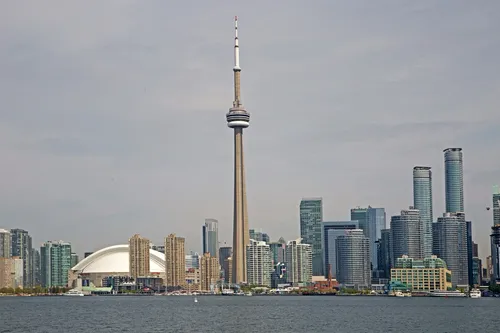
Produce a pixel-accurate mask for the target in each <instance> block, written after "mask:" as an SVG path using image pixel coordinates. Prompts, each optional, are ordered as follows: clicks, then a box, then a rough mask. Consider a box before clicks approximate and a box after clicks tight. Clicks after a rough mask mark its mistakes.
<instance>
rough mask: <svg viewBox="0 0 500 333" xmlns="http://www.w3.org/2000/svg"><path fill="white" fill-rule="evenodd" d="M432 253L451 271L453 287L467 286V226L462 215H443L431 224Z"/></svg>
mask: <svg viewBox="0 0 500 333" xmlns="http://www.w3.org/2000/svg"><path fill="white" fill-rule="evenodd" d="M432 228H433V237H432V238H433V252H434V253H435V254H436V255H437V256H438V257H439V258H441V259H443V260H444V261H445V262H446V265H447V266H448V269H449V270H451V279H452V281H451V282H452V285H453V287H456V286H457V285H460V286H465V285H468V284H469V267H468V255H467V224H466V222H465V220H464V218H463V215H462V216H460V214H454V213H445V214H443V216H442V217H438V219H437V222H436V223H433V225H432Z"/></svg>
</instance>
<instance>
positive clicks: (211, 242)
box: [202, 219, 219, 258]
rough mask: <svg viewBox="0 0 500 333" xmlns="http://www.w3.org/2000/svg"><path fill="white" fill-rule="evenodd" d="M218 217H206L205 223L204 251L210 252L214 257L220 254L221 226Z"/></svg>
mask: <svg viewBox="0 0 500 333" xmlns="http://www.w3.org/2000/svg"><path fill="white" fill-rule="evenodd" d="M218 224H219V223H218V221H217V220H216V219H205V224H204V225H203V228H202V230H203V253H207V252H208V253H210V255H211V256H212V257H214V258H218V256H219V227H218Z"/></svg>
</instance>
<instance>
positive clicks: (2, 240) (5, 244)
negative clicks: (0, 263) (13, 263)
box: [0, 229, 11, 258]
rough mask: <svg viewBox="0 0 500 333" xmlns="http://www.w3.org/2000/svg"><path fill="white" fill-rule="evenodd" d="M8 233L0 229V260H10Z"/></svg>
mask: <svg viewBox="0 0 500 333" xmlns="http://www.w3.org/2000/svg"><path fill="white" fill-rule="evenodd" d="M10 241H11V239H10V232H9V231H8V230H5V229H0V258H10V257H11V255H10V251H11V245H10Z"/></svg>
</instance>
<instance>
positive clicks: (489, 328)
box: [0, 296, 500, 333]
mask: <svg viewBox="0 0 500 333" xmlns="http://www.w3.org/2000/svg"><path fill="white" fill-rule="evenodd" d="M499 310H500V299H498V298H481V299H469V298H460V299H458V298H430V297H423V298H418V297H413V298H389V297H321V296H319V297H318V296H316V297H314V296H310V297H308V296H289V297H255V296H254V297H220V296H205V297H203V296H202V297H198V303H194V301H193V297H191V296H177V297H175V296H171V297H160V296H157V297H134V296H130V297H0V333H7V332H9V333H14V332H15V333H28V332H37V333H45V332H47V333H48V332H51V333H52V332H64V333H68V332H78V333H87V332H92V333H95V332H207V333H208V332H259V333H261V332H287V333H290V332H336V333H340V332H351V333H352V332H370V333H376V332H439V333H444V332H461V333H470V332H498V327H499V326H498V325H499V322H500V319H499V316H498V313H499Z"/></svg>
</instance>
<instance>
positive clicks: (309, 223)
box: [300, 198, 324, 275]
mask: <svg viewBox="0 0 500 333" xmlns="http://www.w3.org/2000/svg"><path fill="white" fill-rule="evenodd" d="M322 221H323V199H322V198H304V199H302V201H301V202H300V237H301V238H302V243H303V244H309V245H311V249H312V271H313V272H312V273H313V275H324V267H323V251H322V248H321V222H322Z"/></svg>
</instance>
